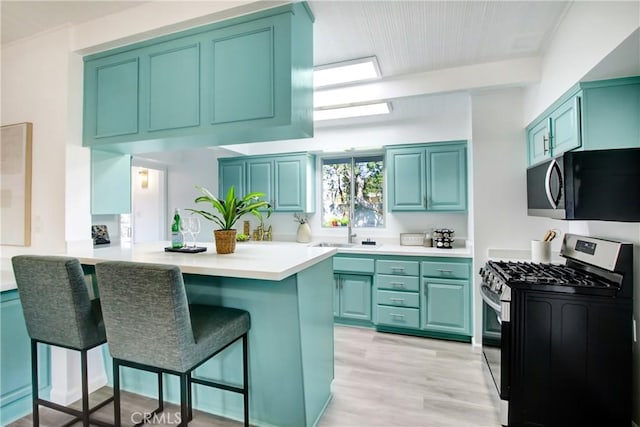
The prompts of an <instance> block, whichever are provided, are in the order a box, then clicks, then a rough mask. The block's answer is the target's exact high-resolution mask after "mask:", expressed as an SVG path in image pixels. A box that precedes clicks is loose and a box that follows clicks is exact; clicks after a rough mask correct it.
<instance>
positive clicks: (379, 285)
mask: <svg viewBox="0 0 640 427" xmlns="http://www.w3.org/2000/svg"><path fill="white" fill-rule="evenodd" d="M470 279H471V259H468V258H441V257H429V258H426V257H411V256H380V257H377V260H376V275H375V286H374V294H373V307H374V312H373V323H374V325H375V327H376V329H377V330H379V331H383V332H395V333H402V334H408V335H418V336H428V337H434V338H445V339H453V340H458V341H465V342H470V341H471V335H472V322H471V285H470Z"/></svg>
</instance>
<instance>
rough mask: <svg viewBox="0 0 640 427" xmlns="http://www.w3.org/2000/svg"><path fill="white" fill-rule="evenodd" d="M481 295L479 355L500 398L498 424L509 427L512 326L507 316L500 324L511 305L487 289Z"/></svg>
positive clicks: (484, 286)
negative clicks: (480, 344)
mask: <svg viewBox="0 0 640 427" xmlns="http://www.w3.org/2000/svg"><path fill="white" fill-rule="evenodd" d="M480 294H481V296H482V353H483V355H484V359H485V362H486V364H487V367H488V368H489V372H490V373H491V377H492V378H493V383H494V385H495V387H496V390H497V392H498V396H500V401H501V405H500V421H501V423H502V425H505V426H506V425H509V389H510V379H511V374H510V366H509V360H510V353H511V348H510V347H511V322H509V318H510V315H508V314H507V315H506V316H504V318H505V319H504V320H503V316H502V310H503V309H506V310H510V304H509V303H508V302H506V303H505V302H502V301H500V297H499V296H498V295H497V294H496V293H495V292H493V291H492V290H491V289H490V288H489V287H488V286H486V285H482V286H481V287H480Z"/></svg>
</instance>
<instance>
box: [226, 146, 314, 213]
mask: <svg viewBox="0 0 640 427" xmlns="http://www.w3.org/2000/svg"><path fill="white" fill-rule="evenodd" d="M218 171H219V174H218V176H219V187H220V196H222V195H224V194H226V193H225V191H226V190H228V188H229V187H230V186H231V185H236V188H240V186H239V185H238V184H237V183H238V182H240V181H243V182H246V191H241V192H240V193H239V194H243V195H244V193H252V192H255V191H258V192H261V193H265V200H267V201H268V202H269V203H270V204H271V206H272V207H273V210H274V212H314V211H315V203H314V201H315V191H314V177H315V156H313V155H309V154H304V153H302V154H291V155H282V156H252V157H249V156H248V157H234V158H224V159H219V160H218ZM242 188H243V189H244V186H242Z"/></svg>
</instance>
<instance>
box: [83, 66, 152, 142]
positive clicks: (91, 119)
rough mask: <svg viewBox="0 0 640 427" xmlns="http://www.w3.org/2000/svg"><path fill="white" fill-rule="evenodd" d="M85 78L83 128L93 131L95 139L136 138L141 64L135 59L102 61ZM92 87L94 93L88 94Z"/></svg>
mask: <svg viewBox="0 0 640 427" xmlns="http://www.w3.org/2000/svg"><path fill="white" fill-rule="evenodd" d="M92 65H93V66H92V72H91V73H88V74H85V101H84V102H85V107H86V106H87V105H91V106H93V111H91V113H92V114H87V111H85V116H84V120H85V121H84V127H85V132H86V129H87V128H91V130H92V134H93V136H94V138H115V137H118V136H120V137H122V136H127V135H136V134H137V133H138V130H139V120H138V80H139V76H140V61H139V60H138V57H137V56H136V55H131V54H123V55H119V56H118V57H117V58H109V59H99V60H96V61H95V62H94V63H93V64H92ZM89 87H91V88H93V90H91V91H89V90H87V89H88V88H89Z"/></svg>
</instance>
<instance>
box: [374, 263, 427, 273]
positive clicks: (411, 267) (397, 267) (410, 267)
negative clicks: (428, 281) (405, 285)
mask: <svg viewBox="0 0 640 427" xmlns="http://www.w3.org/2000/svg"><path fill="white" fill-rule="evenodd" d="M376 269H377V271H376V272H377V273H380V274H395V275H401V276H418V275H419V274H420V273H419V272H418V270H419V265H418V261H388V260H378V261H377V264H376Z"/></svg>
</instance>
